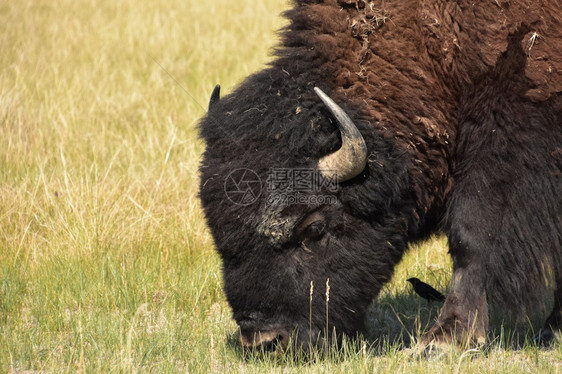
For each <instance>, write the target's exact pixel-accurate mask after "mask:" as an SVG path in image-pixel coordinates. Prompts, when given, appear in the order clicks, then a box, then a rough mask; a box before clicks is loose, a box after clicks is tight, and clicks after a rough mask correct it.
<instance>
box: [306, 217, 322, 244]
mask: <svg viewBox="0 0 562 374" xmlns="http://www.w3.org/2000/svg"><path fill="white" fill-rule="evenodd" d="M325 227H326V224H325V223H324V222H323V221H316V222H313V223H311V224H310V225H308V227H307V228H306V229H305V230H304V232H303V235H302V236H303V238H304V239H308V240H315V239H318V238H320V237H321V236H322V234H324V228H325Z"/></svg>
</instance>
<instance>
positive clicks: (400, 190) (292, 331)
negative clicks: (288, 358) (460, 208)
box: [200, 82, 410, 348]
mask: <svg viewBox="0 0 562 374" xmlns="http://www.w3.org/2000/svg"><path fill="white" fill-rule="evenodd" d="M272 87H274V86H272V85H269V86H268V87H267V88H265V89H257V90H256V89H255V86H253V85H252V84H251V82H250V83H249V84H246V85H243V86H242V87H241V88H239V89H238V90H237V91H236V92H235V93H233V94H231V95H229V96H227V97H225V98H223V99H221V100H219V99H218V94H217V91H215V93H214V94H213V96H212V100H211V104H210V110H209V114H208V115H207V117H206V118H204V119H203V121H202V123H201V134H202V136H203V138H204V139H205V141H206V143H207V148H206V150H205V153H204V156H203V161H202V165H201V169H200V171H201V185H200V197H201V201H202V204H203V207H204V210H205V215H206V218H207V222H208V225H209V227H210V229H211V232H212V235H213V238H214V241H215V244H216V249H217V251H218V253H219V254H220V256H221V259H222V263H223V276H224V291H225V294H226V297H227V300H228V302H229V304H230V306H231V307H232V311H233V315H234V319H235V320H236V322H237V323H238V325H239V327H240V337H241V342H242V345H243V346H245V347H256V346H261V347H266V348H270V347H276V346H278V345H280V346H281V347H283V348H285V347H287V345H288V344H289V337H290V336H293V339H292V340H291V341H292V342H294V344H295V345H296V346H300V347H304V348H309V347H311V346H316V345H318V344H323V343H324V342H326V337H329V338H330V339H331V338H333V337H336V336H341V333H343V334H347V335H354V334H355V333H356V332H358V331H360V330H361V329H362V327H363V319H364V313H365V310H366V308H367V306H368V305H369V303H370V302H371V301H372V299H373V298H374V297H375V296H376V295H377V294H378V292H379V290H380V288H381V286H382V285H383V283H384V282H385V281H387V280H388V279H389V278H390V276H391V274H392V269H393V267H394V264H395V263H396V262H398V260H399V259H400V257H401V254H402V252H403V249H404V246H405V244H404V243H405V237H406V236H407V232H408V229H409V227H408V226H409V222H408V219H407V218H404V217H406V216H407V214H404V213H405V212H406V211H407V210H408V209H410V207H409V206H407V205H408V204H407V203H405V202H407V201H408V199H405V198H404V197H405V195H406V193H405V192H404V189H406V186H407V173H406V172H405V167H404V166H403V165H404V163H403V162H401V161H398V160H399V159H401V157H402V155H401V154H400V153H399V152H396V150H394V149H393V147H392V142H391V141H390V140H389V139H385V138H384V137H383V136H381V135H380V134H379V132H378V131H377V130H375V128H374V127H373V126H372V124H371V123H370V122H369V121H368V120H366V119H365V118H364V117H363V116H362V115H361V112H360V111H358V110H353V109H347V110H346V111H344V110H343V109H342V108H340V107H339V106H338V105H337V104H336V103H335V102H334V101H333V100H332V99H331V98H330V97H328V96H327V95H326V94H324V93H323V92H322V91H321V90H320V89H318V88H316V89H314V90H313V89H312V87H309V88H308V89H307V90H303V92H296V93H285V92H283V91H282V90H280V89H277V88H272ZM314 91H315V92H316V94H314ZM346 112H348V114H346ZM352 118H353V119H352ZM360 130H361V131H360ZM334 332H335V334H334Z"/></svg>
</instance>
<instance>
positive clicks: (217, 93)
mask: <svg viewBox="0 0 562 374" xmlns="http://www.w3.org/2000/svg"><path fill="white" fill-rule="evenodd" d="M220 99H221V85H220V84H217V85H216V86H215V88H214V89H213V93H211V98H210V99H209V112H210V111H211V110H212V109H213V106H214V105H215V104H216V103H218V102H219V100H220Z"/></svg>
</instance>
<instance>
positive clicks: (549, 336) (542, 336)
mask: <svg viewBox="0 0 562 374" xmlns="http://www.w3.org/2000/svg"><path fill="white" fill-rule="evenodd" d="M558 340H560V333H558V332H554V331H552V329H548V328H547V329H544V330H542V331H541V332H540V333H539V334H538V335H537V336H536V337H535V343H536V344H537V345H540V346H542V347H550V346H552V345H553V344H554V343H555V342H556V341H558Z"/></svg>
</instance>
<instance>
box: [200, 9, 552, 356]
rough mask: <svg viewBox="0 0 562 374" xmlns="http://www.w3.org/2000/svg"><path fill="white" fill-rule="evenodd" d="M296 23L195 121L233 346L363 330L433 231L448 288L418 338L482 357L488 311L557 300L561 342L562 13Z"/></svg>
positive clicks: (311, 340)
mask: <svg viewBox="0 0 562 374" xmlns="http://www.w3.org/2000/svg"><path fill="white" fill-rule="evenodd" d="M285 16H286V17H287V18H288V20H289V24H288V26H286V27H285V28H284V29H283V30H282V32H281V35H282V42H281V45H280V46H279V47H278V48H277V49H276V50H275V56H276V58H275V59H274V61H273V62H271V64H270V66H268V67H267V68H266V69H264V70H262V71H260V72H257V73H255V74H254V75H252V76H250V77H248V78H247V79H246V80H245V81H244V82H243V83H242V84H241V85H240V86H239V87H238V88H237V89H236V90H234V91H233V92H232V93H231V94H229V95H227V96H225V97H224V98H220V97H219V96H220V95H219V91H218V88H217V89H216V90H215V92H214V93H213V95H212V98H211V101H210V107H209V111H208V114H207V115H206V116H205V117H204V118H203V119H202V120H201V122H200V134H201V137H202V138H203V139H204V141H205V142H206V149H205V151H204V154H203V157H202V162H201V165H200V175H201V182H200V198H201V202H202V206H203V208H204V213H205V217H206V220H207V223H208V226H209V228H210V230H211V233H212V236H213V238H214V243H215V245H216V250H217V251H218V253H219V255H220V257H221V260H222V265H223V267H222V271H223V278H224V292H225V294H226V298H227V300H228V303H229V304H230V306H231V307H232V312H233V317H234V319H235V320H236V322H237V324H238V326H239V328H240V340H241V343H242V345H243V346H244V347H253V348H255V347H264V348H270V349H276V348H278V347H281V348H286V347H287V346H288V344H289V341H291V342H293V343H294V344H295V345H297V346H302V347H305V348H306V347H311V346H315V345H317V344H319V343H325V342H327V341H330V340H332V339H333V338H336V337H340V336H342V335H343V334H347V335H354V334H356V333H357V332H358V331H361V330H362V328H363V327H364V317H365V311H366V308H367V306H368V305H369V304H370V302H371V301H372V300H373V299H374V298H375V297H376V296H377V294H378V293H379V291H380V289H381V287H382V286H383V285H384V284H385V282H387V281H388V280H389V279H390V278H391V276H392V274H393V268H394V266H395V265H396V264H397V263H398V262H399V261H400V259H401V257H402V255H403V254H404V252H405V250H406V249H407V246H408V243H410V242H412V241H416V240H420V239H423V238H426V237H427V236H428V235H429V234H431V233H433V232H437V231H442V232H444V233H446V235H447V237H448V242H449V253H450V255H451V256H452V260H453V277H452V281H451V287H450V292H449V293H448V295H447V298H446V300H445V302H444V305H443V307H442V309H441V312H440V315H439V317H438V320H437V321H436V323H435V325H434V326H433V327H432V328H431V329H430V330H429V331H428V332H427V333H426V334H425V335H424V336H423V337H422V341H423V342H426V343H430V342H434V341H437V342H447V343H448V342H466V341H468V342H473V343H476V342H481V341H484V340H485V338H486V330H487V328H488V303H489V302H494V303H495V302H498V303H503V304H505V305H506V306H508V307H510V309H511V310H513V311H514V312H515V313H527V312H529V311H530V310H533V309H534V308H536V306H537V305H539V303H541V302H543V300H544V298H545V296H546V293H547V292H554V308H553V310H552V313H551V314H550V316H549V317H548V318H547V320H546V322H545V324H544V328H543V332H542V338H543V339H544V340H549V339H551V338H553V336H554V334H555V333H556V332H557V331H558V330H559V329H561V328H562V218H561V217H562V188H561V187H562V183H561V181H562V24H561V22H562V3H561V2H560V1H558V0H555V1H548V0H539V1H537V0H517V1H516V0H510V1H508V0H483V1H469V0H456V1H453V0H431V1H429V0H417V1H402V0H385V1H382V0H377V1H364V0H296V1H294V2H293V7H292V9H291V10H289V11H287V12H286V13H285ZM290 336H293V338H292V339H291V340H290V339H289V337H290ZM291 346H292V345H291Z"/></svg>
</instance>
